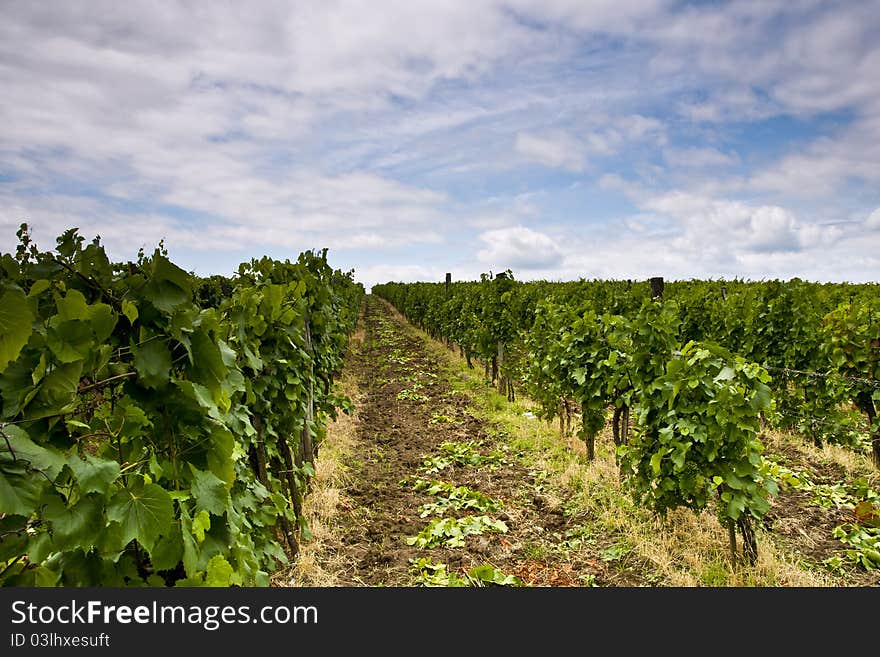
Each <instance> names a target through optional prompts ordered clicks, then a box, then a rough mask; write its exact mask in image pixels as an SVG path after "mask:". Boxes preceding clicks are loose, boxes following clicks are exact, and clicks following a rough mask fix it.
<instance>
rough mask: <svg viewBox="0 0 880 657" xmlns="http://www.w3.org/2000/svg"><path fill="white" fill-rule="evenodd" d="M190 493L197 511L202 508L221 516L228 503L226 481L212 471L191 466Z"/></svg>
mask: <svg viewBox="0 0 880 657" xmlns="http://www.w3.org/2000/svg"><path fill="white" fill-rule="evenodd" d="M192 494H193V497H194V498H195V499H196V510H198V511H201V510H204V511H207V512H209V513H213V514H214V515H217V516H222V515H223V513H224V511H226V506H227V505H228V504H229V491H227V490H226V483H225V482H224V481H223V480H222V479H220V478H219V477H218V476H217V475H215V474H214V473H213V472H206V471H204V470H197V469H195V468H193V482H192Z"/></svg>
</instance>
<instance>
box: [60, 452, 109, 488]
mask: <svg viewBox="0 0 880 657" xmlns="http://www.w3.org/2000/svg"><path fill="white" fill-rule="evenodd" d="M67 465H69V466H70V469H71V470H72V471H73V475H74V476H75V477H76V481H77V484H79V489H80V492H82V493H102V494H103V493H106V492H107V489H108V488H109V487H110V484H112V483H113V482H114V481H116V478H117V477H118V476H119V464H118V463H117V462H116V461H108V460H105V459H102V458H98V457H97V456H92V455H91V454H86V455H85V457H84V459H83V458H80V457H79V456H77V455H76V454H72V455H71V456H70V458H69V459H67Z"/></svg>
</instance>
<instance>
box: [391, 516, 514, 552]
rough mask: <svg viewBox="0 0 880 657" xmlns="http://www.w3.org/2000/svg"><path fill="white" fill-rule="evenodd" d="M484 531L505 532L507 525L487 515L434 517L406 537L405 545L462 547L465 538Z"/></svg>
mask: <svg viewBox="0 0 880 657" xmlns="http://www.w3.org/2000/svg"><path fill="white" fill-rule="evenodd" d="M484 531H491V532H500V533H502V534H506V533H507V525H506V524H505V523H504V521H503V520H496V519H494V518H490V517H489V516H485V515H480V516H464V517H462V518H434V519H433V520H431V522H429V523H428V526H427V527H425V528H424V529H423V530H422V531H420V532H419V533H418V535H416V536H411V537H409V538H407V539H406V544H407V545H415V546H416V547H417V548H434V547H438V546H441V545H442V546H444V547H450V548H455V547H463V546H464V544H465V538H467V537H468V536H473V535H477V534H482V533H483V532H484Z"/></svg>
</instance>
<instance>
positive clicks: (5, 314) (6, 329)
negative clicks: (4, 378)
mask: <svg viewBox="0 0 880 657" xmlns="http://www.w3.org/2000/svg"><path fill="white" fill-rule="evenodd" d="M33 321H34V316H33V313H31V308H30V305H29V304H28V302H27V298H26V297H25V295H24V292H22V291H21V290H16V289H12V290H7V291H6V292H4V293H3V295H2V296H0V372H2V371H3V370H5V369H6V366H7V365H8V364H9V363H11V362H12V361H14V360H15V359H16V358H18V355H19V354H20V353H21V350H22V348H23V347H24V346H25V345H26V344H27V342H28V339H29V338H30V337H31V333H33Z"/></svg>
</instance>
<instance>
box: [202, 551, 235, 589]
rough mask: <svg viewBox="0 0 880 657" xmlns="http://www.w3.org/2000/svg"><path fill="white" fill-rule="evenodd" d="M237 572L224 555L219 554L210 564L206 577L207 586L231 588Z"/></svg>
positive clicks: (212, 558)
mask: <svg viewBox="0 0 880 657" xmlns="http://www.w3.org/2000/svg"><path fill="white" fill-rule="evenodd" d="M234 574H235V570H234V569H233V568H232V566H231V565H229V562H228V561H226V559H225V558H224V557H223V555H220V554H217V555H215V556H213V557H211V560H210V561H209V562H208V572H207V574H206V576H205V584H206V585H207V586H229V585H230V584H232V583H233V582H232V579H233V575H234Z"/></svg>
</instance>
